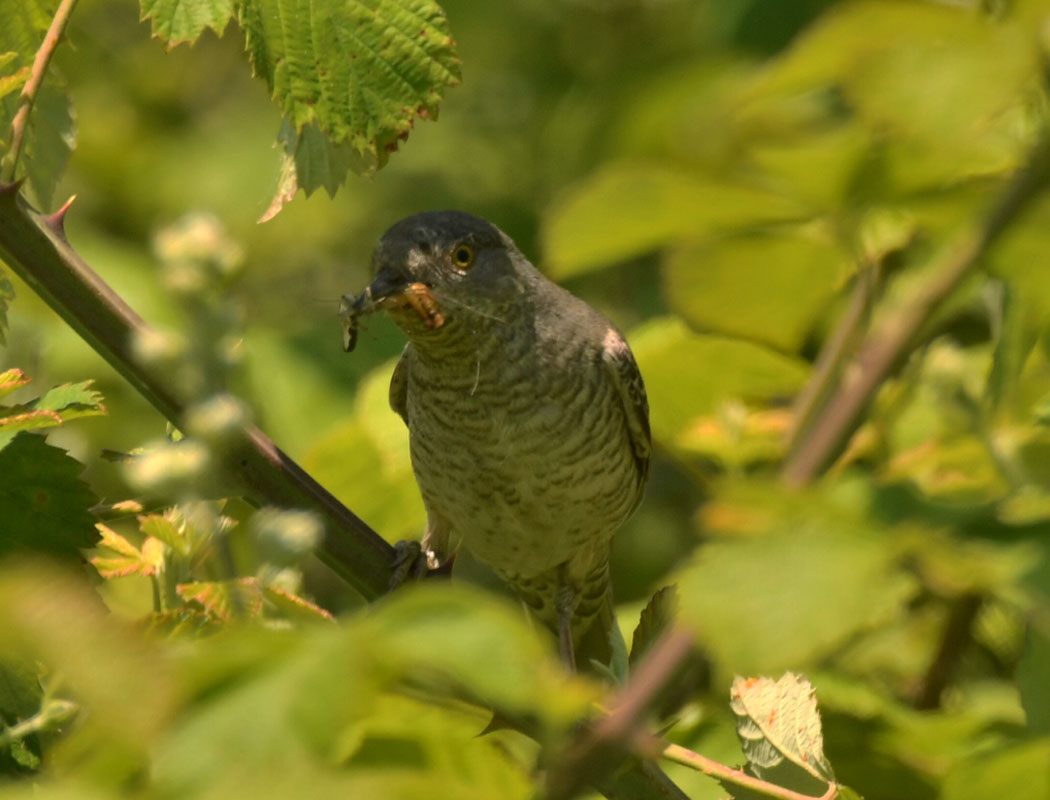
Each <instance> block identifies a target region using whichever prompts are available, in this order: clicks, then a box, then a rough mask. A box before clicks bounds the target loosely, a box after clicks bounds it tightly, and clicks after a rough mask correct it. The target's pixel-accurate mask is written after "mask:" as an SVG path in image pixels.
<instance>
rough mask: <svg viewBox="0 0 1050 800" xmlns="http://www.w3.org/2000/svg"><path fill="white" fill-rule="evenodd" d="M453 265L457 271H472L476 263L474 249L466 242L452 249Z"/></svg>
mask: <svg viewBox="0 0 1050 800" xmlns="http://www.w3.org/2000/svg"><path fill="white" fill-rule="evenodd" d="M452 263H453V264H454V265H455V266H456V268H457V269H470V265H471V264H473V263H474V248H473V247H471V246H470V245H469V244H467V243H466V242H463V243H461V244H457V245H456V246H455V247H454V248H453V249H452Z"/></svg>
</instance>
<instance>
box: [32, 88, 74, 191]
mask: <svg viewBox="0 0 1050 800" xmlns="http://www.w3.org/2000/svg"><path fill="white" fill-rule="evenodd" d="M75 146H76V121H75V116H74V113H73V104H72V102H71V101H70V99H69V96H68V95H67V94H66V92H65V91H64V90H62V89H60V88H58V87H56V86H55V81H54V80H53V79H51V78H49V79H48V80H47V81H45V83H44V85H43V87H41V89H40V93H39V94H38V95H37V98H36V102H35V103H34V104H33V111H32V113H31V114H30V115H29V132H28V135H27V138H26V146H25V149H24V151H23V153H22V159H23V165H24V171H25V174H26V175H27V176H28V178H29V184H28V185H29V188H30V189H31V190H32V192H33V196H34V197H35V198H36V200H37V203H38V204H39V206H40V207H41V208H49V207H50V206H51V201H52V197H53V195H54V193H55V189H56V188H57V186H58V182H59V180H60V179H61V178H62V175H63V173H64V172H65V169H66V165H67V164H68V163H69V157H70V155H71V154H72V152H73V148H74V147H75Z"/></svg>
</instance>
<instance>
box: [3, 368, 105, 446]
mask: <svg viewBox="0 0 1050 800" xmlns="http://www.w3.org/2000/svg"><path fill="white" fill-rule="evenodd" d="M28 382H29V380H28V379H27V378H25V376H24V375H23V374H22V372H21V371H20V370H8V371H7V372H5V373H3V374H0V397H2V396H3V395H4V394H6V393H8V392H10V391H12V390H13V389H16V388H19V387H20V386H24V385H25V384H26V383H28ZM91 384H92V381H84V382H83V383H65V384H62V385H61V386H56V387H55V388H53V389H51V390H49V391H48V392H47V393H46V394H45V395H44V396H43V397H41V398H38V399H37V400H33V401H32V402H30V403H26V404H25V405H21V406H10V407H6V408H5V407H3V406H0V449H2V448H3V447H6V446H7V444H8V443H9V442H10V441H11V438H12V437H13V436H14V434H15V433H17V432H18V431H30V430H37V429H40V428H51V427H54V426H56V425H61V424H63V423H64V422H65V421H66V420H70V419H75V418H77V417H90V416H98V415H100V414H105V413H106V407H105V405H103V403H102V395H101V394H99V393H98V392H96V391H93V390H91V389H89V388H88V387H89V386H90V385H91Z"/></svg>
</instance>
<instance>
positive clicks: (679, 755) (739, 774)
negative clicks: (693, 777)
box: [663, 744, 839, 800]
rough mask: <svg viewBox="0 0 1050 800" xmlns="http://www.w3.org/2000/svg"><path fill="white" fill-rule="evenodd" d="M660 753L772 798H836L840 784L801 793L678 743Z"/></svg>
mask: <svg viewBox="0 0 1050 800" xmlns="http://www.w3.org/2000/svg"><path fill="white" fill-rule="evenodd" d="M663 755H664V758H666V759H667V760H668V761H674V762H675V763H676V764H682V765H683V766H686V767H691V768H692V769H695V770H697V771H698V772H702V773H704V774H705V775H707V776H709V777H711V778H714V779H715V780H718V781H721V782H722V783H731V784H733V785H734V786H739V787H740V788H741V789H748V790H750V791H751V792H754V793H755V794H759V795H762V796H763V797H769V798H772V800H835V798H836V797H838V793H839V785H838V784H837V783H830V784H828V790H827V791H826V792H824V794H822V795H821V796H820V797H812V796H811V795H808V794H802V793H801V792H796V791H794V790H793V789H787V788H785V787H783V786H777V785H776V784H775V783H770V782H769V781H764V780H762V779H761V778H756V777H755V776H753V775H748V774H747V773H746V772H744V771H743V770H740V769H733V768H732V767H727V766H726V765H725V764H723V763H721V762H719V761H714V760H713V759H710V758H708V757H707V756H702V755H700V754H699V753H694V752H693V751H692V750H689V749H687V748H685V747H682V746H680V745H677V744H669V745H667V747H665V748H664V752H663Z"/></svg>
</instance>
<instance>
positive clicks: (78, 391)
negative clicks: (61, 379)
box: [32, 381, 106, 420]
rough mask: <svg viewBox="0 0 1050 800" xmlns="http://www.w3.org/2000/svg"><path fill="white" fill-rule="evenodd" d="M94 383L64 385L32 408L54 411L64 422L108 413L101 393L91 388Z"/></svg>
mask: <svg viewBox="0 0 1050 800" xmlns="http://www.w3.org/2000/svg"><path fill="white" fill-rule="evenodd" d="M93 383H94V381H82V382H80V383H63V384H61V385H60V386H56V387H54V388H53V389H49V390H48V391H47V392H46V393H45V394H44V396H43V397H41V398H40V399H39V400H36V401H35V402H34V403H33V404H32V407H33V408H34V409H40V410H45V411H54V412H55V413H57V414H58V415H59V416H60V417H61V418H62V419H63V420H70V419H76V418H77V417H94V416H98V415H100V414H105V413H106V406H105V404H104V403H103V402H102V394H101V392H96V391H95V390H94V389H92V388H90V387H91V384H93Z"/></svg>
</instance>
